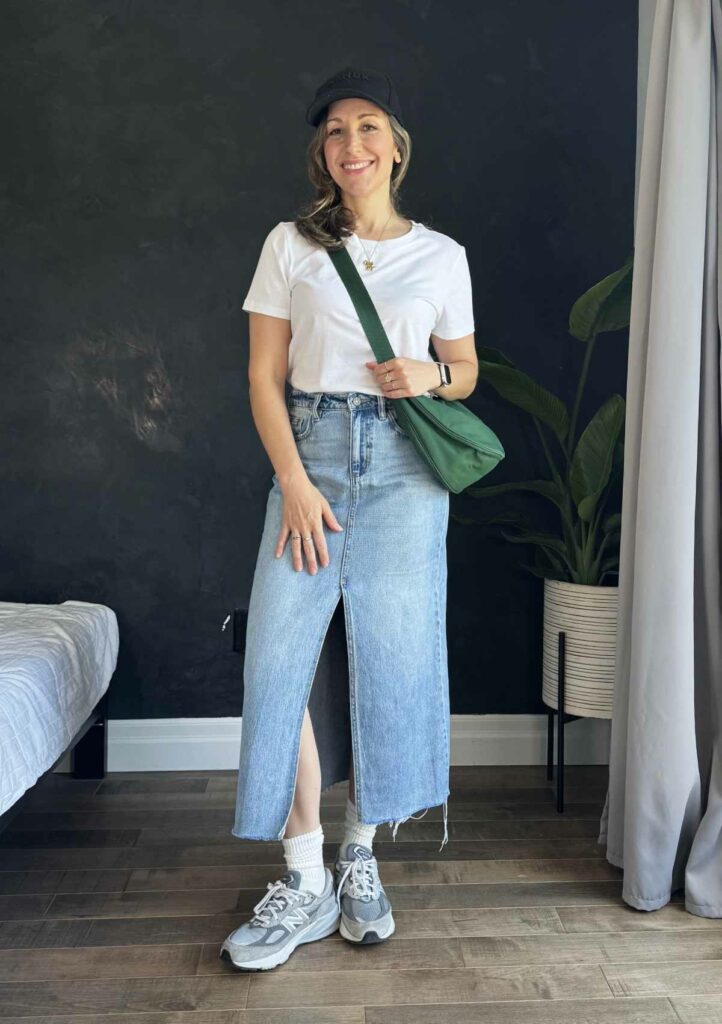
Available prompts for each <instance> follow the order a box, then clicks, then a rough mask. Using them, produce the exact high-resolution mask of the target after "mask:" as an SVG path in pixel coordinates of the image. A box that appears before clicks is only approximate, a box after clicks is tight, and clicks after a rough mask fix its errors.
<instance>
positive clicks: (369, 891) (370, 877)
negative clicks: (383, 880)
mask: <svg viewBox="0 0 722 1024" xmlns="http://www.w3.org/2000/svg"><path fill="white" fill-rule="evenodd" d="M373 859H374V858H372V859H371V860H367V859H365V858H363V857H356V858H355V859H354V860H351V861H349V862H348V864H347V865H346V868H345V870H344V872H343V874H342V875H341V878H340V879H339V883H338V889H337V891H336V903H337V905H338V907H339V909H340V907H341V891H342V889H343V887H344V883H345V882H346V879H347V878H348V879H349V882H348V895H349V896H351V897H352V898H353V899H355V900H364V901H366V902H368V901H369V900H372V899H378V897H379V895H380V892H381V890H380V886H379V880H378V875H377V874H376V872H375V871H374V869H373V867H372V863H373ZM349 876H350V878H349Z"/></svg>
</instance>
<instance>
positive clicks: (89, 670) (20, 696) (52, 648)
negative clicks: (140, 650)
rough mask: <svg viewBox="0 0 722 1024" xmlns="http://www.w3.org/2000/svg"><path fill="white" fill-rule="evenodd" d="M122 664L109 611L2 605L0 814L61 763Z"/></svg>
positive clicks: (69, 604) (72, 604)
mask: <svg viewBox="0 0 722 1024" xmlns="http://www.w3.org/2000/svg"><path fill="white" fill-rule="evenodd" d="M117 660H118V620H117V618H116V616H115V612H114V611H113V610H112V609H111V608H108V607H107V606H106V605H104V604H91V603H89V602H87V601H64V602H63V603H62V604H17V603H15V602H11V601H0V814H2V813H3V812H4V811H6V810H7V809H8V808H9V807H11V806H12V805H13V804H14V803H15V802H16V800H18V799H19V798H20V797H21V796H22V795H23V793H24V792H25V791H26V790H27V789H29V788H30V787H31V786H32V785H34V783H35V782H37V780H38V778H39V777H40V776H41V775H42V774H43V772H45V771H47V770H48V768H50V767H51V766H52V765H53V764H54V763H55V762H56V761H57V760H58V758H59V757H60V755H61V754H62V753H63V751H64V750H65V748H66V747H67V746H68V744H69V743H70V741H71V739H72V738H73V736H74V735H75V733H76V732H77V731H78V729H79V728H80V726H81V725H82V724H83V722H84V721H85V719H86V718H87V717H88V715H89V714H90V712H91V711H92V710H93V708H94V707H95V705H96V704H97V703H98V701H99V700H100V698H101V697H102V695H103V694H104V693H105V691H106V690H107V688H108V685H109V683H110V679H111V676H112V675H113V672H114V671H115V666H116V663H117Z"/></svg>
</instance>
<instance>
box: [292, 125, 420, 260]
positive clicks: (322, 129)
mask: <svg viewBox="0 0 722 1024" xmlns="http://www.w3.org/2000/svg"><path fill="white" fill-rule="evenodd" d="M384 113H386V112H385V111H384ZM386 117H387V118H388V122H389V126H390V128H391V134H392V136H393V139H394V143H395V144H396V146H397V147H398V150H399V152H400V153H401V160H400V161H399V163H396V161H394V165H393V167H392V169H391V179H390V182H389V198H390V200H391V205H392V207H393V209H394V212H395V213H397V214H398V215H400V216H404V213H403V211H402V208H401V200H400V194H399V190H400V188H401V182H402V181H403V180H404V178H405V177H406V172H407V171H408V169H409V162H410V160H411V136H410V135H409V133H408V132H407V131H406V129H405V128H403V127H402V126H401V125H400V124H399V122H398V121H397V120H396V118H395V117H394V115H393V114H388V113H387V114H386ZM325 138H326V118H325V117H324V118H323V119H322V120H321V122H320V123H319V125H318V127H317V128H316V131H315V133H314V135H313V137H312V139H311V141H310V142H309V144H308V149H307V150H306V160H307V164H306V168H307V172H308V177H309V180H310V182H311V184H312V185H313V187H314V189H315V191H316V194H315V196H314V197H313V198H312V199H310V200H309V201H308V202H307V203H306V204H305V205H304V206H303V207H302V208H301V210H300V211H299V213H298V215H297V216H296V218H295V224H296V227H297V228H298V231H299V234H301V235H303V237H304V238H306V239H307V240H308V241H309V242H311V243H312V244H313V245H318V246H322V247H323V248H324V249H338V248H339V247H340V245H341V244H343V241H344V239H345V238H347V237H348V235H350V234H351V233H352V232H353V230H354V223H355V217H354V213H353V211H351V210H349V209H348V207H347V206H344V205H343V202H342V198H341V190H340V188H339V187H338V185H337V184H336V182H335V181H334V180H333V178H332V177H331V175H330V174H329V172H328V168H327V167H326V159H325V157H324V155H323V144H324V141H325Z"/></svg>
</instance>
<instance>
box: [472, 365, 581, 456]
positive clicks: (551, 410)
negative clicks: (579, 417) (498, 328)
mask: <svg viewBox="0 0 722 1024" xmlns="http://www.w3.org/2000/svg"><path fill="white" fill-rule="evenodd" d="M479 379H481V380H485V381H487V382H488V383H489V384H491V386H492V387H493V388H495V389H496V391H497V392H498V393H499V394H500V395H501V397H502V398H505V399H506V400H507V401H508V402H511V403H512V404H513V405H516V406H518V407H519V408H520V409H523V410H524V412H528V413H529V414H530V415H531V416H536V417H537V419H540V420H541V421H542V423H546V425H547V426H548V427H549V428H550V429H551V430H553V431H554V433H555V434H556V435H557V437H558V438H559V440H560V441H562V442H563V441H564V438H565V437H566V435H567V431H568V430H569V413H568V412H567V408H566V406H565V405H564V403H563V402H562V401H561V400H560V399H559V398H557V396H556V395H554V394H552V393H551V391H547V389H546V388H543V387H542V386H541V385H540V384H537V382H536V381H535V380H532V378H531V377H529V376H528V375H527V374H526V373H522V371H521V370H516V369H514V367H511V366H502V365H500V364H499V363H494V362H487V361H485V360H480V362H479Z"/></svg>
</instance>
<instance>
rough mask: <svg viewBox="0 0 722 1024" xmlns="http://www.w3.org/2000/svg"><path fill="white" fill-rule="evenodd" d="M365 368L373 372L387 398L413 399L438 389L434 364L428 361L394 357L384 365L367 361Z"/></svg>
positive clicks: (437, 372) (436, 370) (436, 369)
mask: <svg viewBox="0 0 722 1024" xmlns="http://www.w3.org/2000/svg"><path fill="white" fill-rule="evenodd" d="M366 366H368V368H369V370H372V371H373V374H374V377H375V378H376V383H377V384H378V386H379V387H380V388H381V390H382V391H383V393H384V395H385V396H386V397H387V398H415V397H416V396H417V395H423V394H425V393H426V392H427V391H431V389H432V388H435V387H438V386H439V383H440V380H439V370H438V368H437V366H436V363H434V362H430V361H429V360H428V359H409V358H407V357H406V356H395V357H394V358H393V359H387V360H386V362H385V363H376V362H374V361H373V360H369V361H368V362H367V363H366ZM387 374H388V378H389V379H388V380H386V376H387Z"/></svg>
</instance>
